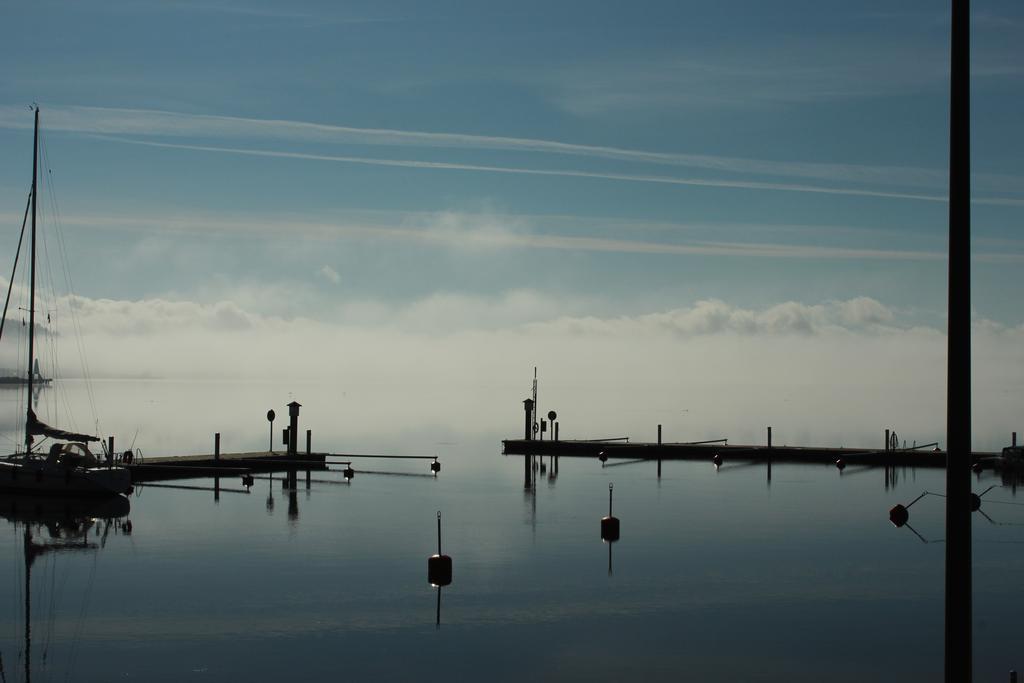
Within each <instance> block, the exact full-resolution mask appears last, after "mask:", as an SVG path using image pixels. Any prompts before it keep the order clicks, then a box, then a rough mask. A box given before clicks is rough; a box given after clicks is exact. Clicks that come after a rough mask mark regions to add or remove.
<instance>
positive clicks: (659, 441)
mask: <svg viewBox="0 0 1024 683" xmlns="http://www.w3.org/2000/svg"><path fill="white" fill-rule="evenodd" d="M658 445H659V446H660V445H661V425H658Z"/></svg>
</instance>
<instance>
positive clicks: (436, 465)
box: [430, 458, 441, 474]
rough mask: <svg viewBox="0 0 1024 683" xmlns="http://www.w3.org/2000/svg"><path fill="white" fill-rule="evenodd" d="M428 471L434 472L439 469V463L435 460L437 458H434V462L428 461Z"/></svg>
mask: <svg viewBox="0 0 1024 683" xmlns="http://www.w3.org/2000/svg"><path fill="white" fill-rule="evenodd" d="M430 471H431V472H433V473H434V474H437V473H438V472H440V471H441V463H439V462H438V461H437V458H434V462H432V463H430Z"/></svg>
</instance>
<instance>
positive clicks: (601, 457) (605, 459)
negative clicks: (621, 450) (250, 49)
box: [597, 451, 608, 464]
mask: <svg viewBox="0 0 1024 683" xmlns="http://www.w3.org/2000/svg"><path fill="white" fill-rule="evenodd" d="M597 459H598V460H600V461H601V463H602V464H603V463H606V462H608V456H607V455H605V454H604V451H600V452H599V453H598V454H597Z"/></svg>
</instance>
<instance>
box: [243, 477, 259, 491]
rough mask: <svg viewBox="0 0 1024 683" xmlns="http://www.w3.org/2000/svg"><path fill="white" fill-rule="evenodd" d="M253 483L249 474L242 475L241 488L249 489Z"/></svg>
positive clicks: (254, 480)
mask: <svg viewBox="0 0 1024 683" xmlns="http://www.w3.org/2000/svg"><path fill="white" fill-rule="evenodd" d="M255 483H256V479H255V478H254V477H253V476H252V475H251V474H244V475H242V486H244V487H245V488H250V487H251V486H252V485H253V484H255Z"/></svg>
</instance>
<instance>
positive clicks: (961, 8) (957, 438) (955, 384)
mask: <svg viewBox="0 0 1024 683" xmlns="http://www.w3.org/2000/svg"><path fill="white" fill-rule="evenodd" d="M952 3H953V5H952V29H951V37H950V46H951V47H950V92H949V95H950V106H949V323H948V324H949V330H948V333H947V344H948V351H947V370H946V372H947V378H946V441H947V447H948V449H947V452H946V681H947V683H953V682H954V681H955V682H956V683H969V681H970V680H971V635H972V634H971V588H972V583H971V507H970V496H971V469H970V467H971V463H970V456H971V204H970V202H971V178H970V172H971V168H970V167H971V148H970V114H971V91H970V63H971V57H970V2H969V0H952Z"/></svg>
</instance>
